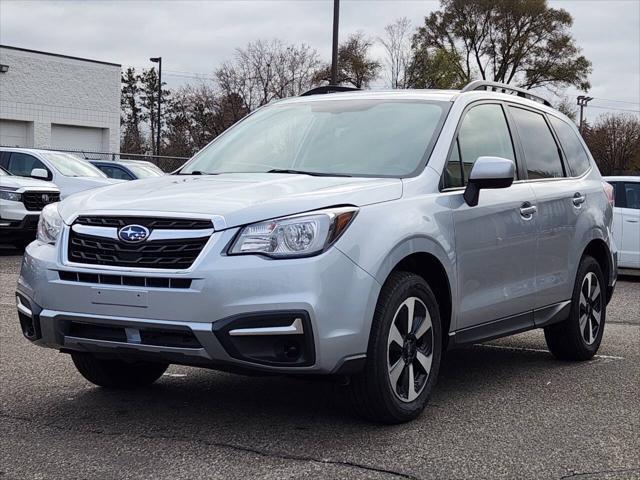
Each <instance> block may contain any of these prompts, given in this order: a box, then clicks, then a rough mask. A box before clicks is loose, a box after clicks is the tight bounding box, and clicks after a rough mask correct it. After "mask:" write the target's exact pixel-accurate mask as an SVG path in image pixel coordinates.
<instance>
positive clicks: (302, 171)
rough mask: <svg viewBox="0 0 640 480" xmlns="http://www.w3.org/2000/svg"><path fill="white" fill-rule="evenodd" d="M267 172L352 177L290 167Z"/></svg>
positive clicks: (344, 174)
mask: <svg viewBox="0 0 640 480" xmlns="http://www.w3.org/2000/svg"><path fill="white" fill-rule="evenodd" d="M266 173H293V174H296V173H297V174H300V175H311V176H312V177H350V176H351V175H347V174H346V173H325V172H306V171H304V170H293V169H290V168H273V169H271V170H268V171H267V172H266Z"/></svg>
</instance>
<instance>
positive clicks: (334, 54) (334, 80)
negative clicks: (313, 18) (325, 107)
mask: <svg viewBox="0 0 640 480" xmlns="http://www.w3.org/2000/svg"><path fill="white" fill-rule="evenodd" d="M339 22H340V0H333V49H332V51H331V85H337V84H338V24H339Z"/></svg>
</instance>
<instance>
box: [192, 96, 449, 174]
mask: <svg viewBox="0 0 640 480" xmlns="http://www.w3.org/2000/svg"><path fill="white" fill-rule="evenodd" d="M449 106H450V103H449V102H438V101H434V102H432V101H417V100H415V101H407V100H388V99H362V100H353V99H345V100H309V101H301V102H294V103H284V104H275V105H271V106H268V107H265V108H262V109H260V110H258V111H256V112H255V113H254V114H252V115H251V116H250V117H248V118H247V119H245V120H243V121H242V122H240V123H239V124H238V125H237V126H235V127H233V128H231V129H230V130H228V131H227V132H225V133H224V134H223V135H222V136H220V137H218V139H216V141H214V142H213V143H211V144H210V145H209V146H208V147H206V148H205V149H204V150H202V151H201V152H200V153H198V154H197V155H196V156H195V157H194V158H193V160H192V161H190V162H189V163H188V164H187V165H186V166H185V167H183V168H182V169H181V171H180V173H181V174H190V173H194V172H200V173H229V172H269V171H270V170H286V169H289V170H299V171H304V172H311V173H317V174H325V175H332V174H335V175H352V176H378V177H401V176H407V175H411V174H413V173H414V172H415V171H416V170H417V169H418V168H419V167H420V165H421V164H422V163H423V160H424V158H425V156H426V155H427V154H428V153H429V152H430V149H431V147H432V146H433V143H434V142H435V139H436V138H437V134H438V133H439V131H440V128H441V126H442V123H443V122H444V118H445V116H446V113H447V111H448V109H449Z"/></svg>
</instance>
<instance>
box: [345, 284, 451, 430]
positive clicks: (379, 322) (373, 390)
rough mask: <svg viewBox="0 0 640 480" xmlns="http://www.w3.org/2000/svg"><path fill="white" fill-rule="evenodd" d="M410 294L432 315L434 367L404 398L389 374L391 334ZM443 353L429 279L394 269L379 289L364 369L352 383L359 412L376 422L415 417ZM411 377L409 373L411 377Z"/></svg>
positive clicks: (431, 387)
mask: <svg viewBox="0 0 640 480" xmlns="http://www.w3.org/2000/svg"><path fill="white" fill-rule="evenodd" d="M411 297H417V298H418V299H419V300H421V301H422V303H423V304H424V306H426V309H427V310H428V312H429V316H430V317H431V323H432V328H431V333H430V335H431V338H432V344H433V345H432V351H431V359H432V361H431V369H430V371H429V373H428V375H427V376H426V380H425V381H424V387H421V388H422V390H421V392H420V393H419V394H418V396H417V398H415V400H413V401H410V402H409V401H402V400H401V399H399V398H398V396H397V394H396V392H395V391H394V389H393V387H392V385H391V380H390V378H389V365H388V361H389V360H388V358H389V357H388V356H389V350H388V348H389V347H388V344H387V342H388V338H389V331H390V328H391V324H392V322H393V321H394V318H395V315H396V312H397V311H398V309H399V308H400V306H401V305H402V303H403V302H404V301H405V300H406V299H409V298H411ZM441 355H442V330H441V323H440V313H439V308H438V303H437V301H436V298H435V296H434V294H433V292H432V291H431V288H429V285H428V284H427V282H426V281H425V280H424V279H423V278H422V277H420V276H418V275H415V274H413V273H409V272H394V273H392V274H391V275H390V276H389V278H388V279H387V281H386V282H385V284H384V286H383V287H382V291H381V292H380V297H379V299H378V303H377V305H376V310H375V313H374V317H373V323H372V326H371V334H370V338H369V346H368V350H367V361H366V365H365V369H364V371H363V372H362V373H361V374H359V375H357V376H354V377H353V378H352V379H351V384H350V385H349V393H350V396H351V402H352V405H353V407H354V410H355V411H356V413H357V414H358V415H360V416H362V417H364V418H365V419H367V420H371V421H374V422H380V423H387V424H397V423H403V422H408V421H410V420H413V419H415V418H416V417H418V416H419V415H420V413H422V411H423V410H424V407H425V405H426V403H427V401H428V400H429V397H430V396H431V392H432V390H433V387H434V385H435V384H436V382H437V379H438V371H439V368H440V360H441ZM409 378H410V377H409Z"/></svg>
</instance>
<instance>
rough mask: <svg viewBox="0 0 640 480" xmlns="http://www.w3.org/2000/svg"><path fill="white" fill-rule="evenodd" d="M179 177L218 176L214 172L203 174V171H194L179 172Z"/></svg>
mask: <svg viewBox="0 0 640 480" xmlns="http://www.w3.org/2000/svg"><path fill="white" fill-rule="evenodd" d="M177 174H178V175H218V174H217V173H213V172H203V171H202V170H194V171H193V172H178V173H177Z"/></svg>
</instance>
